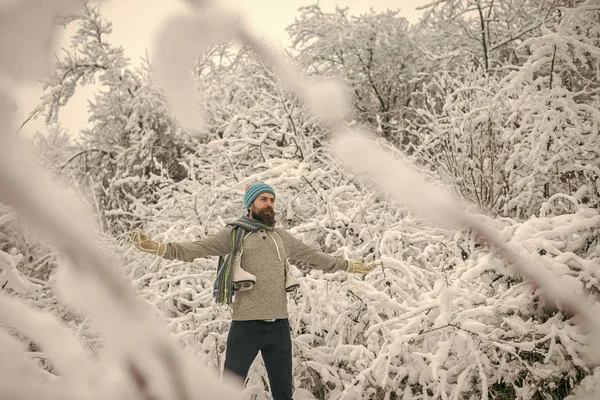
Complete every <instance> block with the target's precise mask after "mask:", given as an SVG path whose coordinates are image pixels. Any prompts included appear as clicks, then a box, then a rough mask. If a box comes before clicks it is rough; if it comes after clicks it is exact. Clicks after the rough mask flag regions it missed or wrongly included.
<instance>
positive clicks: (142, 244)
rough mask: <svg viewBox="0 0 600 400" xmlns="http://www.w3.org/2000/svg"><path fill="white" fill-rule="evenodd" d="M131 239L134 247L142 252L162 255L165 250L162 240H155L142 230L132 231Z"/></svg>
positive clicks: (165, 245) (165, 246)
mask: <svg viewBox="0 0 600 400" xmlns="http://www.w3.org/2000/svg"><path fill="white" fill-rule="evenodd" d="M131 240H132V241H133V245H134V246H135V248H136V249H138V250H140V251H143V252H144V253H148V254H152V255H153V256H159V257H162V256H164V255H165V252H166V251H167V244H166V243H164V242H155V241H154V240H152V239H150V238H149V237H148V236H147V235H146V234H145V233H144V232H132V233H131Z"/></svg>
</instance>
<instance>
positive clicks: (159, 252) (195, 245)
mask: <svg viewBox="0 0 600 400" xmlns="http://www.w3.org/2000/svg"><path fill="white" fill-rule="evenodd" d="M131 237H132V240H133V244H134V246H135V247H136V248H137V249H138V250H141V251H143V252H146V253H149V254H153V255H156V256H159V257H162V258H165V259H167V260H181V261H188V262H189V261H193V260H195V259H196V258H203V257H210V256H222V255H225V254H228V253H229V252H230V251H231V228H229V227H227V228H225V229H222V230H221V231H219V232H218V233H217V234H215V235H213V236H209V237H207V238H204V239H200V240H196V241H194V242H170V243H165V242H155V241H153V240H152V239H150V238H149V237H148V236H146V235H145V234H144V233H142V232H134V233H133V234H132V236H131Z"/></svg>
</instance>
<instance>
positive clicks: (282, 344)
mask: <svg viewBox="0 0 600 400" xmlns="http://www.w3.org/2000/svg"><path fill="white" fill-rule="evenodd" d="M244 207H245V210H246V211H247V213H248V215H247V216H246V217H242V218H239V219H238V220H236V221H235V222H232V223H230V224H228V225H227V227H225V228H224V229H223V230H221V231H220V232H218V233H217V234H216V235H214V236H211V237H208V238H205V239H201V240H198V241H195V242H187V243H157V242H154V241H152V240H151V239H149V238H148V237H147V236H146V235H144V234H143V233H134V234H133V241H134V243H135V246H136V247H137V248H138V249H139V250H142V251H144V252H147V253H151V254H155V255H158V256H161V257H163V258H166V259H169V260H173V259H177V260H182V261H193V260H194V259H196V258H200V257H208V256H219V257H220V258H219V267H218V270H217V278H216V279H215V285H214V297H215V300H216V301H217V302H219V303H221V304H230V305H231V308H232V311H233V315H232V323H231V327H230V329H229V335H228V337H227V349H226V355H225V369H226V370H228V371H230V372H233V373H234V374H236V375H238V376H239V377H240V378H241V379H242V380H243V381H245V380H246V376H247V374H248V370H249V369H250V366H251V365H252V362H253V361H254V359H255V358H256V355H257V354H258V352H259V351H260V352H261V354H262V357H263V360H264V362H265V367H266V370H267V375H268V376H269V382H270V384H271V393H272V394H273V399H274V400H291V399H292V383H293V380H292V342H291V337H290V325H289V321H288V311H287V295H286V291H290V290H293V289H294V287H295V286H297V285H298V283H297V282H296V281H295V279H294V278H293V276H292V275H291V274H289V271H288V269H287V264H286V263H287V260H288V259H289V260H291V261H292V262H294V261H304V262H306V263H308V264H309V265H310V266H311V267H312V268H316V269H320V270H323V271H324V272H335V271H340V270H343V271H348V272H354V273H362V274H366V273H369V272H370V271H372V270H373V269H374V268H375V265H374V264H371V265H364V264H363V263H362V262H349V261H346V260H343V259H341V258H337V257H333V256H331V255H328V254H325V253H323V252H321V251H318V250H315V249H313V248H311V247H309V246H307V245H306V244H304V243H302V242H301V241H299V240H297V239H295V238H294V237H292V236H291V235H290V234H289V233H288V232H287V231H286V230H285V229H282V228H275V210H274V208H275V191H274V190H273V188H272V187H271V186H269V185H267V184H264V183H255V184H253V185H250V186H248V187H247V188H246V193H245V196H244Z"/></svg>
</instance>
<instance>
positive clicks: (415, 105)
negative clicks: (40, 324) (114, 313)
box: [0, 0, 600, 399]
mask: <svg viewBox="0 0 600 400" xmlns="http://www.w3.org/2000/svg"><path fill="white" fill-rule="evenodd" d="M63 23H65V24H68V25H70V26H76V27H77V30H76V31H75V33H74V35H73V38H72V42H71V46H70V47H69V48H68V49H66V50H65V51H64V52H63V53H61V54H59V55H58V56H57V58H56V60H55V63H54V65H53V66H52V70H51V72H50V75H49V76H48V77H47V79H46V80H45V82H44V90H45V92H44V95H43V97H42V99H41V101H40V105H39V107H38V108H36V110H34V112H33V113H32V116H36V117H37V118H44V120H45V123H46V126H47V132H44V133H39V134H37V135H35V137H33V138H32V139H31V145H32V146H33V148H34V149H35V151H36V154H37V156H38V160H39V163H40V164H41V165H42V166H43V167H44V169H46V170H47V171H48V172H50V173H51V174H52V175H53V177H54V178H55V180H56V181H57V182H58V183H59V184H60V185H61V186H62V187H63V188H65V189H66V190H69V191H71V192H74V193H77V195H78V196H81V198H82V199H84V201H85V202H86V205H87V207H88V211H89V213H90V214H91V215H93V216H94V221H95V222H96V230H95V231H94V232H90V235H93V236H94V237H95V240H97V241H98V242H99V243H101V244H102V246H103V247H104V248H105V249H108V250H109V252H110V253H111V255H112V257H114V259H115V265H119V266H120V268H121V271H120V272H121V273H122V274H124V275H125V276H126V277H127V278H128V280H130V281H131V285H132V286H133V287H134V288H135V290H136V292H137V293H138V295H139V296H140V297H141V298H143V299H144V300H145V301H146V302H147V303H148V304H150V305H151V306H152V307H153V309H155V310H157V312H158V313H159V314H160V315H161V316H162V317H164V318H165V319H166V328H167V330H168V331H169V332H170V333H171V334H172V335H173V337H175V338H176V340H177V342H178V344H179V346H180V347H181V348H182V349H183V350H184V351H185V352H186V353H189V354H190V355H192V356H193V357H194V358H195V360H196V362H197V363H199V364H203V365H207V366H209V367H212V368H214V369H219V368H221V366H222V362H223V355H224V349H225V340H226V333H227V329H228V324H229V312H228V310H227V309H225V308H222V307H217V306H216V305H215V304H214V302H213V301H212V296H211V293H212V281H213V278H214V275H215V270H216V260H212V259H210V260H196V261H195V262H193V263H181V262H173V261H163V260H160V259H157V258H152V257H150V256H147V255H143V254H141V253H139V252H136V251H134V250H133V249H132V245H131V242H130V240H129V235H130V233H131V232H132V231H133V230H137V229H141V230H144V231H146V232H148V233H149V234H150V235H151V236H153V237H154V238H156V239H158V240H162V241H175V240H177V241H185V240H193V239H195V238H198V237H205V236H206V235H209V234H211V233H214V232H216V231H217V230H218V229H220V228H222V227H223V226H224V224H225V223H226V222H228V221H230V220H231V219H233V218H235V217H237V216H239V215H241V213H242V212H243V210H242V204H241V198H242V196H243V189H244V187H245V186H246V185H247V184H249V183H252V182H255V181H258V180H261V181H266V182H268V183H270V184H272V185H273V186H274V187H276V190H277V197H278V205H277V207H278V209H277V212H278V221H279V224H280V225H282V226H283V227H286V228H289V229H290V231H291V232H292V233H293V234H295V235H296V236H297V237H299V238H301V239H302V240H303V241H305V242H306V243H309V244H311V245H313V246H315V247H318V248H320V249H322V250H323V251H326V252H328V253H332V254H335V255H338V256H341V257H346V258H365V259H366V260H367V261H381V262H382V266H381V268H378V269H377V271H376V272H373V273H372V274H369V275H368V276H367V277H365V278H364V279H363V278H358V277H355V276H348V275H346V274H342V273H336V274H330V275H323V274H321V273H319V272H316V271H310V269H308V268H307V267H306V266H304V265H298V266H295V267H294V268H293V271H294V273H295V274H296V275H297V276H298V277H302V279H301V282H302V285H301V287H300V289H299V290H298V291H297V292H296V293H294V294H293V295H290V315H291V316H290V320H291V325H292V331H293V332H292V334H293V338H294V341H293V343H294V377H295V387H296V392H297V394H298V395H299V396H300V395H303V396H312V397H307V398H317V399H394V398H415V399H425V398H427V399H446V398H498V399H513V398H522V399H562V398H566V397H567V396H569V395H572V396H573V397H572V398H586V397H585V396H588V395H590V393H592V394H591V396H593V393H595V391H596V385H600V382H599V379H600V377H599V376H600V370H597V369H596V367H597V366H598V365H599V364H598V358H597V356H595V355H594V351H590V349H592V350H594V349H595V348H596V347H597V346H598V344H597V343H595V342H594V340H593V336H591V335H589V331H588V330H587V329H586V326H585V325H583V324H582V323H581V320H580V318H579V316H578V315H576V314H574V313H573V312H572V310H570V309H568V308H566V307H564V306H563V305H561V304H560V303H558V304H557V303H556V302H555V301H553V296H552V293H551V292H547V291H545V290H543V288H540V287H538V286H536V285H534V284H532V283H531V282H529V281H528V280H524V279H523V278H522V277H521V276H520V275H519V274H518V273H517V271H516V270H515V268H513V266H512V265H509V264H507V263H506V262H505V261H503V260H502V259H501V258H499V257H495V255H494V254H493V252H491V251H490V249H489V248H488V247H487V246H485V245H481V244H480V243H479V242H478V240H477V237H476V235H475V234H474V233H473V232H472V231H470V230H468V229H465V230H456V229H450V228H448V227H446V226H444V225H440V224H438V223H436V222H435V221H431V220H429V219H426V218H424V217H422V216H420V215H418V214H416V213H414V212H413V210H411V209H409V208H407V207H406V206H405V205H403V204H400V203H398V202H396V201H394V200H393V199H392V198H391V197H390V196H389V195H388V194H387V193H386V192H384V191H382V190H380V189H378V188H377V187H376V186H375V185H373V184H372V183H371V182H370V181H369V180H368V179H367V178H366V177H364V176H362V175H360V174H354V173H352V172H351V171H350V170H348V169H347V168H345V167H344V165H343V164H342V163H341V162H340V161H339V160H337V159H336V158H335V157H334V156H333V155H332V151H331V131H330V129H328V128H327V126H326V125H324V124H322V123H320V121H319V119H318V118H317V117H315V115H314V113H313V112H311V109H310V107H308V106H307V105H306V104H305V103H304V102H303V101H302V99H300V98H299V97H298V96H297V95H296V94H295V93H293V92H291V91H289V90H286V88H285V85H283V84H282V82H281V81H280V79H279V77H278V74H277V71H274V70H273V68H272V67H271V66H270V65H269V64H268V63H267V62H265V60H264V59H263V58H261V56H260V54H258V53H257V52H256V51H255V50H254V49H253V48H252V47H248V46H240V45H237V44H234V43H230V42H220V43H217V44H214V45H212V46H210V47H209V48H208V49H207V50H206V52H203V53H201V54H198V55H197V58H196V59H195V61H194V65H193V74H194V78H195V83H196V86H197V99H198V103H199V110H201V112H202V115H203V118H204V122H205V124H204V126H203V128H202V131H201V132H200V133H199V134H198V132H193V134H190V132H188V131H186V129H182V128H181V127H180V126H179V125H178V124H177V122H176V120H175V118H174V116H173V113H172V111H171V109H170V107H169V105H168V103H167V101H166V97H165V94H164V92H163V90H162V89H161V88H160V87H159V86H158V85H157V84H156V83H155V82H154V81H153V78H152V76H153V75H152V69H153V65H152V63H151V62H149V61H146V62H145V63H144V64H143V65H142V66H141V67H135V68H134V67H132V65H131V62H130V61H129V60H128V59H127V58H125V57H124V54H123V50H122V49H121V48H120V47H119V46H115V45H113V44H111V41H110V38H111V37H110V33H111V26H110V22H109V21H106V20H104V19H103V17H102V15H101V13H100V9H99V8H97V7H93V6H86V7H84V8H83V10H82V11H81V12H80V13H78V14H76V15H74V16H72V17H68V18H66V19H64V20H63ZM288 33H289V35H290V43H291V45H290V48H289V49H287V59H288V61H289V62H291V63H292V64H293V65H295V66H296V67H297V68H298V69H299V70H300V71H301V73H302V75H303V76H304V77H305V79H306V80H307V81H308V82H310V83H311V84H312V85H314V86H315V87H317V88H321V90H323V91H326V90H329V89H330V88H332V87H331V86H329V85H330V83H327V82H328V81H326V79H331V78H333V79H335V80H337V81H338V82H340V83H341V84H342V86H341V87H343V88H345V92H344V96H345V97H346V98H347V99H348V100H349V101H348V104H349V109H348V110H346V111H347V114H348V118H347V120H346V124H347V126H349V127H352V128H353V129H354V128H359V129H361V130H365V131H369V132H370V133H371V135H372V137H373V138H374V140H375V141H376V142H377V145H378V146H379V148H381V149H384V150H385V151H386V152H387V153H389V154H391V155H393V156H394V157H397V158H398V159H403V160H410V161H411V162H412V163H413V164H414V165H415V166H418V168H419V169H420V170H421V171H422V172H423V173H424V174H426V175H427V176H428V178H429V179H430V180H431V181H432V182H436V184H437V185H440V186H442V185H443V186H444V187H446V188H448V189H449V190H450V191H452V193H453V194H454V195H455V196H456V198H457V199H458V201H460V202H461V203H462V204H463V205H464V207H465V208H466V209H468V210H469V211H470V212H471V213H473V214H475V215H477V217H478V218H479V219H481V220H482V221H484V222H486V223H487V224H488V225H490V226H492V227H494V228H495V229H496V230H498V231H499V233H500V236H501V238H502V240H503V241H504V242H505V243H509V244H510V245H511V246H514V248H516V249H518V252H519V255H520V256H522V257H524V259H526V260H528V262H529V263H530V265H531V268H542V269H544V270H546V271H547V272H548V273H550V274H552V276H553V277H554V279H555V280H557V281H558V282H559V283H560V285H561V287H562V288H563V289H564V290H565V291H567V292H571V291H572V292H573V293H574V294H585V295H586V296H587V297H589V298H590V299H591V300H593V302H594V303H593V305H592V307H594V308H595V309H596V310H597V309H598V304H597V295H598V289H599V286H598V285H599V284H598V276H599V274H600V264H599V262H598V261H599V259H600V241H599V239H598V237H599V233H600V232H599V228H600V216H599V214H598V209H599V208H600V167H599V166H600V134H599V128H598V124H599V123H600V111H599V110H600V107H599V106H600V103H599V102H600V98H599V89H600V67H599V65H600V2H598V1H592V0H587V1H575V0H572V1H567V0H554V1H544V0H542V1H540V0H535V1H533V0H505V1H481V0H461V1H459V0H448V1H439V2H433V3H432V4H431V5H429V6H428V7H426V8H425V13H424V16H423V18H422V19H421V21H420V22H419V23H416V24H413V25H411V24H409V23H408V22H407V21H406V20H405V19H404V18H402V16H401V15H400V14H399V13H397V12H394V11H388V12H374V11H372V12H370V13H367V14H363V15H360V16H352V15H350V14H349V12H348V10H344V9H336V10H335V11H333V12H325V11H323V10H322V9H321V8H320V7H319V6H318V5H314V6H309V7H303V8H301V9H299V10H298V15H297V17H296V19H295V21H294V23H292V24H291V25H290V26H289V27H288ZM86 85H94V86H95V87H96V88H97V90H96V93H95V95H94V98H93V100H91V101H90V102H89V106H88V110H89V124H88V125H89V126H88V127H86V128H84V129H81V130H80V132H78V134H77V135H69V134H67V133H66V131H65V130H64V129H62V128H61V125H60V118H59V112H60V110H61V109H62V108H63V107H65V106H66V105H67V104H68V103H69V101H70V100H71V99H72V98H73V95H74V94H75V93H77V91H78V90H81V88H82V87H84V86H86ZM336 88H337V86H336ZM332 90H333V89H332ZM324 106H327V104H325V105H324ZM359 162H360V160H359ZM0 212H1V213H2V214H0V256H1V257H0V260H1V261H0V262H2V263H3V264H0V265H3V272H2V275H0V277H4V278H6V283H4V282H0V283H2V284H3V287H2V289H3V292H5V293H4V294H6V295H8V296H10V297H15V298H20V299H21V300H23V301H25V302H26V303H29V304H31V305H34V306H35V307H37V308H40V309H42V310H44V311H45V312H48V313H51V314H53V315H55V316H58V317H59V318H60V319H61V320H62V321H63V322H64V325H65V326H67V327H68V328H69V329H70V330H72V331H73V332H74V334H75V335H76V337H77V340H78V341H79V342H80V343H81V344H82V346H83V347H84V348H85V349H86V351H88V352H89V353H90V354H93V355H95V356H98V357H99V356H100V355H101V354H102V353H103V349H104V346H105V341H104V340H103V336H102V335H101V334H100V332H99V331H98V329H97V326H95V325H94V321H93V320H91V319H90V318H86V317H85V316H81V314H79V313H77V312H75V311H73V310H72V309H71V308H69V307H67V306H66V305H65V304H63V303H62V302H61V301H60V300H59V298H58V297H57V295H56V288H55V285H54V278H53V277H54V272H55V270H56V269H57V268H58V266H59V265H60V264H61V258H60V257H59V253H58V251H57V250H56V248H55V247H53V246H52V245H50V244H49V243H48V242H47V241H45V240H42V239H41V238H40V237H39V236H38V234H37V233H36V232H35V231H32V230H31V229H30V228H29V227H28V225H27V224H25V223H23V221H22V220H21V219H20V218H19V217H18V215H17V213H15V212H13V210H12V209H11V208H9V207H4V206H2V208H0ZM9 332H11V334H13V335H17V334H16V333H15V332H13V331H10V330H9ZM17 336H18V335H17ZM19 337H20V339H21V340H22V341H23V342H24V343H26V344H27V346H28V351H29V353H28V354H29V356H30V357H33V358H34V359H36V360H37V366H38V367H39V368H40V369H43V370H45V371H47V372H49V373H50V374H53V373H56V371H55V369H54V367H55V366H54V364H53V362H52V360H51V357H49V356H47V355H45V354H44V353H43V352H42V351H40V349H39V348H38V347H37V345H36V343H35V341H34V340H29V339H26V338H25V337H21V336H19ZM246 392H247V394H248V395H249V396H251V397H252V398H255V399H261V398H269V397H268V396H269V395H268V382H267V381H266V380H265V379H264V367H263V366H262V364H261V362H256V363H255V364H254V365H253V367H252V370H251V373H250V376H249V382H248V385H247V389H246Z"/></svg>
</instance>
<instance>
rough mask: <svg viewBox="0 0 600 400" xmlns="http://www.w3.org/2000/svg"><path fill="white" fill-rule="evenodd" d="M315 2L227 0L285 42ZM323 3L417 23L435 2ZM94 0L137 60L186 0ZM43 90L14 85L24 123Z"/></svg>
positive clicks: (83, 110) (79, 112) (83, 95)
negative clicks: (423, 9)
mask: <svg viewBox="0 0 600 400" xmlns="http://www.w3.org/2000/svg"><path fill="white" fill-rule="evenodd" d="M188 1H191V0H188ZM195 1H199V0H195ZM316 2H317V1H316V0H227V1H226V4H227V5H229V7H231V8H233V9H235V10H239V12H240V14H241V15H242V16H243V17H245V19H246V22H247V23H249V25H250V26H251V28H252V30H253V31H254V32H255V33H256V34H257V35H258V36H261V37H263V39H264V40H267V42H269V43H271V44H273V45H275V46H276V47H278V48H281V47H284V46H285V45H286V44H287V42H288V36H287V32H286V31H285V28H286V26H288V25H290V24H291V23H292V22H293V21H294V18H295V16H296V15H297V14H298V11H297V10H298V8H299V7H302V6H306V5H312V4H315V3H316ZM221 3H223V0H221ZM318 3H319V4H320V5H321V8H322V9H323V10H324V11H326V12H330V11H333V10H334V9H335V6H336V5H337V6H339V7H348V8H349V11H350V13H352V14H355V15H359V14H362V13H366V12H369V10H370V9H371V8H372V9H373V10H375V11H376V12H380V11H385V10H387V9H392V10H397V9H400V15H401V16H403V17H404V18H406V19H408V21H409V22H411V23H416V22H417V21H418V19H419V17H420V16H421V14H422V12H421V11H419V10H417V7H419V6H423V5H425V4H428V3H431V0H372V1H367V0H319V2H318ZM93 4H99V6H100V11H101V13H102V15H103V16H104V18H105V19H107V20H108V21H110V22H112V24H113V33H112V34H111V35H110V36H109V37H108V41H109V42H110V43H112V44H115V45H120V46H122V47H123V49H124V51H125V55H126V56H127V57H128V58H129V59H130V60H131V61H132V62H133V63H134V64H137V63H139V60H140V59H141V58H142V57H143V56H144V55H145V54H146V52H148V53H149V55H150V57H151V58H152V56H153V53H152V47H153V42H154V38H155V34H156V32H157V31H158V29H159V28H160V26H161V25H162V24H163V23H164V22H165V21H166V20H167V19H168V18H169V16H172V15H176V14H177V13H180V12H183V11H184V10H185V6H184V4H185V2H184V1H175V0H152V1H148V0H108V1H102V2H99V3H98V2H94V3H93ZM68 45H69V36H68V34H67V33H65V34H63V35H62V37H61V38H60V39H59V40H58V42H57V46H56V47H57V49H56V50H57V52H58V53H59V54H60V48H61V47H67V46H68ZM94 90H95V88H93V87H83V88H79V89H78V90H77V92H76V94H75V95H74V96H73V98H72V99H71V100H70V102H69V104H68V105H67V106H66V107H64V108H63V110H62V111H61V113H60V114H59V121H60V122H61V125H62V126H63V128H66V129H67V130H69V132H70V133H72V134H74V133H76V132H77V131H78V130H79V129H81V128H83V127H85V126H86V125H87V103H88V100H89V99H91V98H92V93H93V92H94ZM41 93H42V91H41V88H40V86H39V84H37V83H36V84H32V83H29V84H23V85H17V86H15V97H16V101H17V104H18V106H19V109H18V110H17V112H16V119H17V124H18V125H19V126H20V125H21V123H22V122H23V121H25V119H26V118H27V117H28V116H29V114H30V113H31V111H32V110H33V109H35V107H36V106H37V104H38V103H39V97H40V95H41ZM37 130H40V131H42V132H44V131H45V128H44V125H43V119H42V118H39V117H38V118H37V119H36V120H32V121H30V122H28V123H27V124H26V125H25V126H24V127H23V130H22V133H23V134H24V135H27V136H30V135H32V134H33V133H35V131H37Z"/></svg>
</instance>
